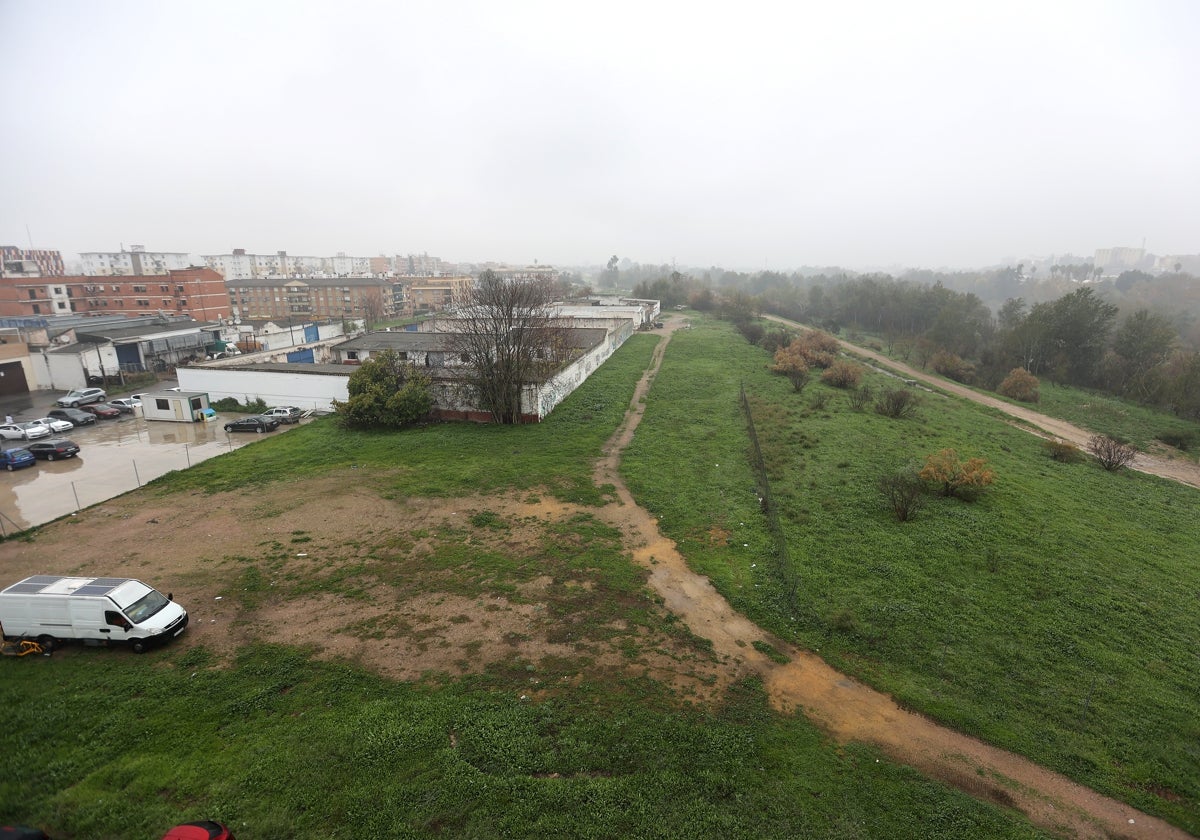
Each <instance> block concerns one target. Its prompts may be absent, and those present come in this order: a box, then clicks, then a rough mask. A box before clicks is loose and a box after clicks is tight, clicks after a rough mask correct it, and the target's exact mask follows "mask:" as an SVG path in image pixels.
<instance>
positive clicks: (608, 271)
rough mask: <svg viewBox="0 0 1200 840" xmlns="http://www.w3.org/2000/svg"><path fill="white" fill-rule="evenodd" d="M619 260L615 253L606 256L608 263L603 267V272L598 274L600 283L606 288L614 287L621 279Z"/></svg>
mask: <svg viewBox="0 0 1200 840" xmlns="http://www.w3.org/2000/svg"><path fill="white" fill-rule="evenodd" d="M620 262H621V260H620V259H619V258H618V257H617V255H616V254H613V255H612V256H611V257H609V258H608V265H606V266H605V267H604V273H603V274H602V275H600V285H601V286H603V287H604V288H606V289H615V288H616V287H617V282H618V281H619V280H620V279H621V269H620V268H618V265H619V264H620Z"/></svg>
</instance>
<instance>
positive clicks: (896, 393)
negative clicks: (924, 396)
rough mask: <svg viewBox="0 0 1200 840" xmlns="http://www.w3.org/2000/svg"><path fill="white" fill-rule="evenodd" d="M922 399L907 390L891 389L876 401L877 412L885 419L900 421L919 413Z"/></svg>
mask: <svg viewBox="0 0 1200 840" xmlns="http://www.w3.org/2000/svg"><path fill="white" fill-rule="evenodd" d="M920 401H921V399H920V397H918V396H917V395H916V394H915V393H913V392H912V391H910V390H908V389H907V388H890V389H888V390H886V391H884V392H883V393H882V394H880V395H879V399H878V400H876V401H875V411H876V413H877V414H882V415H883V416H884V417H891V418H893V419H896V420H899V419H902V418H906V417H912V416H913V415H914V414H916V413H917V405H918V404H919V403H920Z"/></svg>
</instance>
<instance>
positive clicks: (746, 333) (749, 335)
mask: <svg viewBox="0 0 1200 840" xmlns="http://www.w3.org/2000/svg"><path fill="white" fill-rule="evenodd" d="M736 326H737V331H738V332H740V333H741V334H742V338H744V339H746V341H749V342H750V343H751V344H758V343H759V342H760V341H762V340H763V336H764V335H766V333H767V331H766V330H765V329H764V328H763V325H762V324H760V323H759V322H758V321H741V322H739V323H738V324H737V325H736Z"/></svg>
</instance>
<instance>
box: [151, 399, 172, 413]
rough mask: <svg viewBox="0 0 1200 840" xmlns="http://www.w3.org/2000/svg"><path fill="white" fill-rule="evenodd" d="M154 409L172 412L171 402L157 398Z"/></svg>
mask: <svg viewBox="0 0 1200 840" xmlns="http://www.w3.org/2000/svg"><path fill="white" fill-rule="evenodd" d="M154 407H155V408H157V409H158V410H159V411H170V410H171V401H170V400H165V399H163V398H162V397H155V399H154Z"/></svg>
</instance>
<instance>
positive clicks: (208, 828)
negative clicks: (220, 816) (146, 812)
mask: <svg viewBox="0 0 1200 840" xmlns="http://www.w3.org/2000/svg"><path fill="white" fill-rule="evenodd" d="M162 840H235V838H234V836H233V833H232V832H231V831H230V830H229V829H228V828H226V827H225V826H223V825H221V824H220V823H219V822H213V821H212V820H201V821H200V822H190V823H184V824H183V825H177V826H175V827H174V828H172V829H171V830H170V831H168V832H167V833H166V834H164V835H163V837H162Z"/></svg>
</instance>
